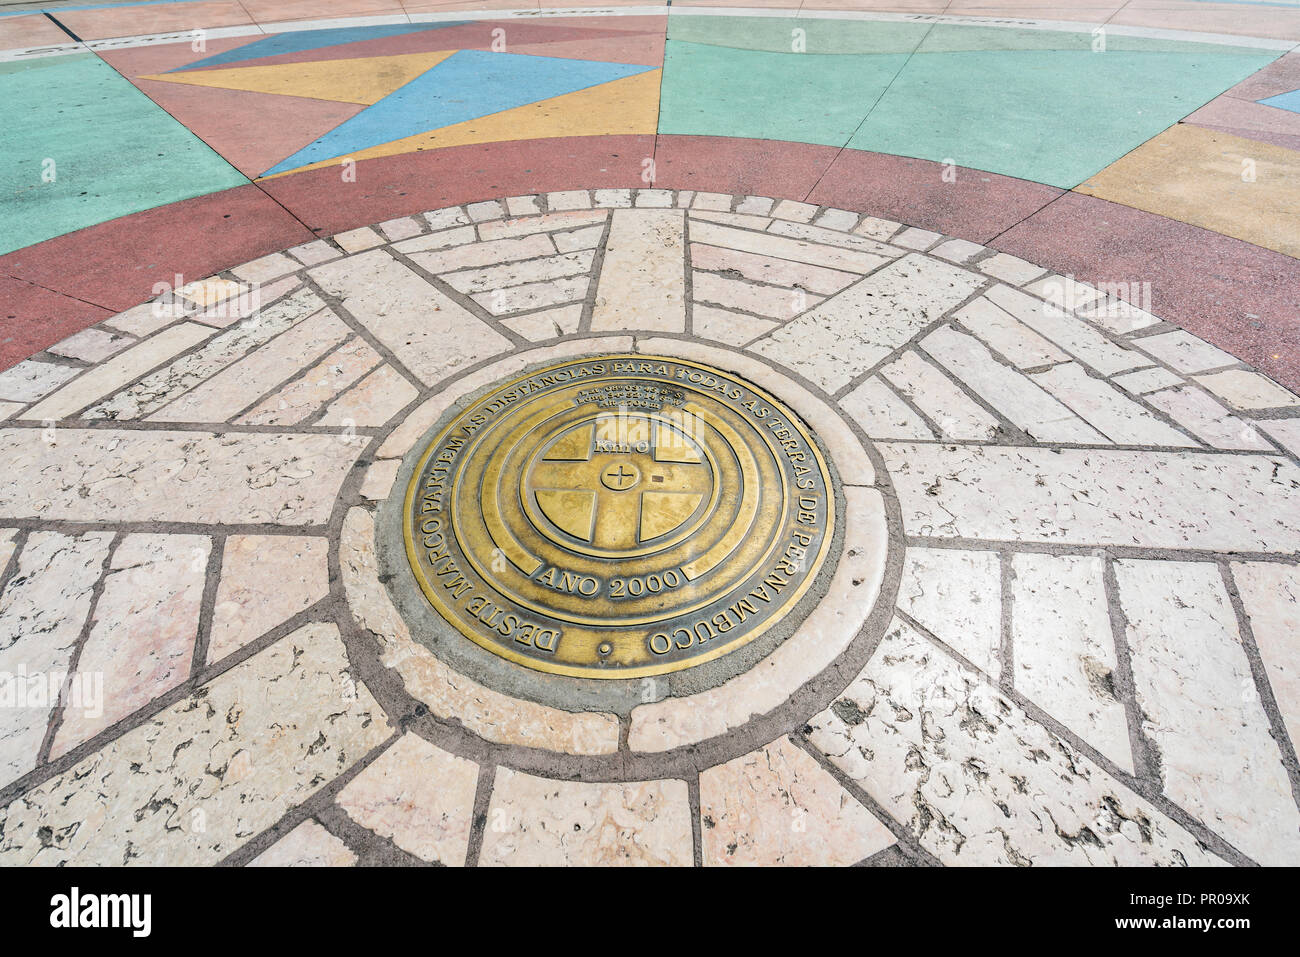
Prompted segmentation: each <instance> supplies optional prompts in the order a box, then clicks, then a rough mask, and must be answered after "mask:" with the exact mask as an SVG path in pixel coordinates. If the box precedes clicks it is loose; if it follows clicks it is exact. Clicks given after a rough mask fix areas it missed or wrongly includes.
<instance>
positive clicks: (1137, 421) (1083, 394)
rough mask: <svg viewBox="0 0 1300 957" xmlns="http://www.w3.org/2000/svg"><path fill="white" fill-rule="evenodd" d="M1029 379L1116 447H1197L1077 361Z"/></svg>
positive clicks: (1193, 440) (1194, 442) (1193, 441)
mask: <svg viewBox="0 0 1300 957" xmlns="http://www.w3.org/2000/svg"><path fill="white" fill-rule="evenodd" d="M1031 378H1032V379H1033V380H1034V381H1035V382H1036V383H1038V384H1039V385H1040V386H1042V387H1043V388H1044V389H1046V390H1047V391H1048V392H1050V393H1052V395H1054V396H1056V398H1058V399H1060V400H1061V401H1062V402H1063V403H1065V405H1067V406H1069V407H1070V409H1072V410H1073V411H1074V412H1076V413H1077V414H1078V415H1079V417H1080V418H1082V419H1083V420H1084V421H1085V422H1087V423H1088V424H1089V425H1091V426H1092V427H1093V428H1095V429H1096V430H1097V431H1099V432H1100V433H1101V434H1102V435H1104V436H1106V438H1108V439H1110V440H1111V441H1112V442H1115V443H1116V444H1118V445H1164V446H1172V447H1174V448H1196V447H1197V443H1196V440H1195V439H1192V438H1190V437H1189V436H1187V435H1185V434H1184V433H1182V432H1179V431H1178V430H1177V429H1174V428H1172V427H1170V426H1168V425H1166V424H1165V423H1164V422H1161V421H1160V420H1159V419H1158V418H1156V417H1155V416H1154V415H1153V414H1152V413H1151V411H1150V410H1149V409H1147V408H1146V407H1145V406H1142V405H1139V404H1138V403H1136V402H1134V401H1132V400H1131V399H1128V398H1125V396H1124V394H1123V393H1122V392H1120V391H1119V390H1118V389H1116V388H1115V387H1114V386H1112V385H1110V384H1109V383H1107V382H1106V381H1104V380H1102V379H1095V378H1093V377H1092V376H1090V375H1088V372H1087V370H1086V369H1084V368H1083V366H1081V365H1079V364H1078V363H1077V362H1066V363H1063V364H1062V365H1059V366H1054V367H1053V368H1051V369H1048V370H1047V371H1046V372H1040V373H1038V374H1037V375H1034V376H1031Z"/></svg>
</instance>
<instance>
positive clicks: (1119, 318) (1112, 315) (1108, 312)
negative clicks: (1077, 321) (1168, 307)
mask: <svg viewBox="0 0 1300 957" xmlns="http://www.w3.org/2000/svg"><path fill="white" fill-rule="evenodd" d="M1074 314H1075V315H1076V316H1080V317H1081V318H1084V319H1087V320H1089V321H1091V322H1095V323H1096V324H1097V325H1099V326H1101V327H1103V328H1105V329H1109V330H1110V331H1111V332H1116V333H1119V334H1120V335H1126V334H1128V333H1130V332H1136V331H1137V330H1138V329H1146V328H1147V327H1148V326H1154V325H1156V324H1157V323H1159V322H1160V320H1159V319H1157V318H1156V317H1155V316H1153V315H1151V313H1149V312H1147V311H1146V310H1145V309H1142V308H1140V307H1138V306H1135V305H1133V304H1132V303H1130V302H1127V301H1126V300H1124V299H1112V298H1106V299H1100V300H1098V301H1096V302H1094V303H1090V304H1089V305H1086V306H1084V307H1083V308H1081V309H1076V310H1075V311H1074Z"/></svg>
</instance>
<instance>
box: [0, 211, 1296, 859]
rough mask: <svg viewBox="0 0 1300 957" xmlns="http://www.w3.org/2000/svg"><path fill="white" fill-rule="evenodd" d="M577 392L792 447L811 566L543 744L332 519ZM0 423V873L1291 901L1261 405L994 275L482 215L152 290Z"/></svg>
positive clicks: (579, 219) (370, 526)
mask: <svg viewBox="0 0 1300 957" xmlns="http://www.w3.org/2000/svg"><path fill="white" fill-rule="evenodd" d="M608 353H640V354H644V355H645V356H647V357H668V358H674V357H675V358H684V359H692V360H695V361H699V362H704V363H708V364H711V365H713V366H716V367H719V368H722V369H725V370H727V371H729V372H733V373H735V374H736V375H738V376H740V377H742V378H744V379H746V380H748V381H749V382H752V383H754V384H755V385H757V386H759V387H760V388H762V389H765V390H767V391H768V392H770V393H771V394H773V395H775V396H777V397H778V398H779V399H780V400H781V401H782V402H784V403H785V404H787V405H788V406H790V407H791V408H792V409H794V411H795V412H796V413H797V414H798V415H799V416H801V417H802V418H803V419H804V421H805V422H806V423H807V424H808V426H809V427H810V428H811V430H812V431H813V432H814V433H815V434H816V436H817V437H818V439H819V440H820V442H821V444H822V445H823V447H824V450H825V452H826V453H827V455H828V457H829V459H830V461H831V463H832V465H833V466H834V469H835V472H836V474H837V476H838V478H839V480H840V483H841V486H842V493H843V498H844V513H845V514H844V521H843V527H842V539H841V541H842V544H841V545H840V547H839V553H838V554H833V555H832V556H831V562H832V563H833V564H834V574H833V576H832V577H831V579H830V582H829V585H828V588H827V591H826V593H825V595H824V596H823V597H822V598H821V600H820V602H819V603H818V604H817V606H816V607H815V608H813V609H812V610H811V611H810V613H809V614H808V616H807V617H806V618H805V619H804V620H803V621H802V623H801V624H800V625H799V626H798V628H797V630H796V631H795V633H794V634H793V635H792V636H791V637H790V638H788V639H787V640H786V641H785V642H783V643H781V644H779V645H778V646H777V647H776V649H775V650H774V651H772V652H771V653H770V654H768V656H767V657H766V658H763V659H762V660H760V661H758V662H756V663H755V664H754V665H753V667H752V668H750V669H748V670H746V671H743V672H742V673H740V674H739V675H737V676H735V677H733V678H730V679H729V680H727V681H725V682H723V683H721V684H718V685H716V686H714V687H708V688H698V689H692V690H691V691H690V693H685V692H678V691H672V692H671V693H670V689H669V687H668V686H667V685H666V684H665V683H662V682H658V681H656V680H655V679H646V681H645V682H644V694H643V695H642V697H641V700H640V703H639V704H637V705H635V706H633V707H631V708H630V709H628V710H626V711H625V712H616V711H602V710H586V711H584V710H581V709H580V708H578V706H576V705H575V706H574V710H565V709H562V708H558V707H556V706H555V705H554V704H553V703H546V704H544V703H540V698H539V700H533V699H532V698H530V697H528V695H527V694H526V693H525V692H523V691H521V692H519V693H517V694H516V693H512V692H510V691H509V690H502V689H500V688H496V687H491V686H489V685H488V684H486V683H483V682H481V681H479V680H477V679H476V678H475V677H471V676H470V675H467V674H464V673H462V672H460V671H457V670H456V669H455V668H453V667H452V666H451V664H449V663H448V662H447V661H444V660H442V659H440V658H438V657H436V656H435V655H434V654H433V653H432V652H430V651H428V650H427V649H426V648H425V646H424V645H422V644H420V643H419V642H418V641H417V640H416V638H415V637H414V636H413V634H412V629H411V626H410V625H409V624H408V623H407V621H406V620H404V618H403V617H402V615H401V614H400V613H399V611H398V609H397V606H396V604H395V602H394V598H393V595H392V594H391V593H390V590H389V583H388V581H387V580H386V579H387V576H385V575H383V574H382V572H381V568H380V561H379V554H378V546H377V537H376V521H377V516H378V514H379V510H380V508H381V506H382V505H383V504H384V503H385V502H387V501H388V500H389V499H390V497H392V496H400V495H401V494H402V493H403V491H404V490H403V489H401V488H398V487H396V486H397V484H398V483H397V482H396V476H397V473H398V469H399V467H400V464H401V462H402V460H403V458H404V457H406V456H407V455H408V453H410V452H411V451H412V450H413V449H415V448H416V447H417V445H418V443H419V441H420V439H421V437H422V436H423V435H425V434H426V433H427V432H428V430H429V429H430V428H431V427H432V426H434V424H435V423H436V422H437V421H438V420H439V419H440V418H441V417H442V416H443V414H444V413H446V412H448V411H450V410H452V409H454V408H457V407H459V404H461V403H463V402H466V401H468V399H469V398H470V397H472V396H474V395H475V394H476V393H478V392H480V391H482V390H483V389H485V388H486V387H489V386H493V385H497V384H500V383H501V382H503V381H505V380H507V379H509V378H512V377H514V376H517V375H520V374H522V373H523V372H524V371H525V370H526V369H527V368H529V367H530V366H533V365H536V364H539V363H543V362H554V361H559V360H561V359H565V358H569V357H577V356H588V355H602V354H608ZM647 361H650V360H649V358H648V359H647ZM0 417H2V418H3V421H0V455H2V456H3V460H4V461H5V462H6V463H7V465H8V466H9V474H10V478H9V480H8V481H6V482H5V483H3V484H2V485H0V672H2V673H3V674H4V675H5V678H6V680H5V682H4V683H3V685H0V693H3V694H4V695H5V696H6V697H7V698H8V700H6V701H5V702H4V703H5V705H6V707H4V708H0V863H4V864H28V863H38V864H60V863H102V864H124V863H167V864H215V863H219V862H227V863H233V864H258V865H284V864H315V865H352V864H370V863H397V862H407V863H421V862H423V863H435V862H436V863H442V864H452V865H460V864H467V863H468V864H480V865H489V864H494V865H495V864H514V865H520V864H596V863H636V864H669V865H690V864H696V865H705V866H712V865H725V864H853V863H859V862H864V861H865V862H867V863H877V864H903V863H922V864H943V865H981V864H1008V865H1023V864H1142V865H1148V864H1178V865H1184V864H1186V865H1223V864H1230V865H1242V864H1250V863H1259V864H1296V863H1300V809H1298V807H1297V795H1298V794H1300V766H1298V765H1297V759H1296V752H1295V747H1294V744H1293V741H1294V739H1295V735H1296V733H1297V728H1298V727H1300V679H1298V678H1297V672H1298V671H1300V650H1298V646H1297V644H1296V640H1295V639H1296V635H1297V633H1300V611H1298V610H1297V609H1300V562H1298V556H1300V510H1297V509H1296V507H1295V502H1296V496H1297V493H1298V491H1300V399H1298V398H1297V397H1296V396H1295V395H1293V394H1292V393H1290V392H1289V391H1287V390H1286V389H1284V388H1282V387H1281V386H1280V385H1278V384H1277V383H1275V382H1273V381H1272V380H1270V379H1269V378H1266V377H1265V376H1263V375H1261V374H1260V373H1258V372H1256V371H1254V370H1252V369H1251V368H1249V367H1247V366H1246V365H1244V364H1243V363H1241V362H1239V361H1237V360H1236V359H1235V358H1233V356H1231V355H1229V354H1227V353H1226V352H1224V351H1222V350H1221V349H1219V348H1217V347H1215V346H1213V345H1211V344H1209V343H1207V342H1205V341H1203V340H1201V339H1198V338H1196V337H1195V336H1193V335H1191V334H1190V333H1188V332H1186V331H1184V330H1182V329H1180V328H1178V327H1176V326H1174V325H1172V324H1169V323H1167V322H1164V321H1162V319H1161V318H1160V317H1159V316H1157V315H1153V314H1151V313H1149V312H1147V311H1144V310H1142V309H1139V308H1137V307H1136V306H1133V305H1130V304H1129V303H1127V302H1124V301H1121V300H1120V299H1117V298H1113V297H1112V296H1111V295H1109V293H1108V291H1106V290H1100V289H1096V288H1093V287H1091V286H1088V285H1085V284H1083V283H1080V282H1077V281H1076V280H1075V279H1074V278H1073V277H1070V276H1062V275H1057V274H1054V273H1050V272H1048V271H1047V270H1045V269H1042V268H1040V267H1038V266H1037V265H1035V264H1033V263H1030V262H1026V261H1024V260H1021V259H1017V258H1015V257H1013V256H1010V255H1008V254H1006V253H1004V252H997V251H995V250H993V249H989V248H986V247H984V246H982V245H979V244H976V243H974V242H971V241H968V240H965V239H959V238H953V237H948V236H944V235H941V234H939V233H936V232H933V231H929V230H925V229H921V228H918V227H915V226H910V225H907V224H900V223H897V222H893V221H887V220H884V219H880V218H876V217H875V216H872V215H862V214H860V213H859V212H858V211H854V210H849V209H839V208H826V207H822V206H817V205H813V204H809V203H804V202H797V201H793V200H790V199H786V198H781V197H775V198H773V197H766V196H749V195H727V194H721V193H704V192H689V191H673V190H666V189H642V190H630V189H608V188H598V189H593V190H590V191H588V190H568V191H564V192H553V193H545V194H538V195H529V196H510V197H504V198H500V199H493V200H489V201H483V202H477V203H473V204H470V205H467V206H463V207H452V208H447V209H439V210H434V211H430V212H426V213H422V214H419V215H413V216H407V217H401V218H397V219H392V220H389V221H385V222H379V223H376V224H373V225H371V226H368V227H365V228H361V229H352V230H349V231H347V232H344V233H340V234H338V235H335V236H333V237H331V238H328V239H317V240H314V241H311V242H309V243H306V244H305V245H298V246H295V247H293V248H289V249H286V250H284V251H282V252H277V253H273V254H270V255H267V256H264V257H262V258H260V259H257V260H254V261H252V262H248V263H245V264H243V265H240V266H236V267H235V268H233V269H230V270H228V271H226V272H223V273H221V274H219V275H216V276H212V277H210V278H208V279H204V280H201V281H197V282H187V283H186V284H185V285H183V286H181V288H178V289H174V290H169V291H168V292H166V293H165V294H163V295H162V296H160V297H158V298H157V299H155V300H154V301H151V302H148V303H145V304H143V305H140V306H137V307H134V308H131V309H128V310H126V311H125V312H122V313H120V314H118V315H115V316H113V317H111V318H108V319H106V320H104V321H102V322H100V323H98V324H97V325H95V326H93V327H91V328H88V329H85V330H83V331H81V332H78V333H76V334H75V335H73V336H71V337H69V338H67V339H65V340H64V341H62V342H60V343H58V344H56V345H53V346H51V347H49V348H48V349H47V350H45V351H44V352H41V353H38V354H36V355H34V356H32V357H31V358H29V359H27V360H25V361H23V362H20V363H18V364H17V365H15V366H13V367H12V368H9V369H7V370H5V371H3V372H0Z"/></svg>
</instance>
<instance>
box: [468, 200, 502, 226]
mask: <svg viewBox="0 0 1300 957" xmlns="http://www.w3.org/2000/svg"><path fill="white" fill-rule="evenodd" d="M465 212H466V213H468V214H469V218H470V221H471V222H475V223H485V222H488V221H489V220H493V219H504V218H505V215H506V211H505V207H504V206H502V205H501V204H500V203H499V202H497V201H496V200H494V199H492V200H487V201H486V202H482V203H470V204H469V205H468V206H466V207H465Z"/></svg>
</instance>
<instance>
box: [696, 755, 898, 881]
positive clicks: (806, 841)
mask: <svg viewBox="0 0 1300 957" xmlns="http://www.w3.org/2000/svg"><path fill="white" fill-rule="evenodd" d="M700 820H701V823H702V827H701V829H700V836H701V837H702V839H703V845H704V846H703V857H704V866H705V867H716V866H724V867H726V866H750V867H752V866H764V867H827V866H844V865H851V864H856V863H858V862H859V861H862V860H865V859H866V858H868V857H870V856H871V855H872V854H875V853H877V852H879V851H882V850H884V849H885V848H886V847H889V846H890V845H892V844H893V843H894V836H893V835H892V834H891V833H890V832H889V829H888V828H886V827H885V826H884V825H883V824H881V823H880V822H879V821H878V820H876V818H875V817H873V816H872V814H871V812H870V811H868V810H867V809H866V808H864V807H863V806H862V805H861V804H859V803H858V802H857V801H856V800H854V798H853V797H852V796H851V795H850V794H849V793H848V792H847V791H845V790H844V788H842V787H841V786H840V784H839V782H838V781H836V780H835V778H834V777H832V776H831V774H830V772H828V771H826V770H825V769H824V768H822V767H821V765H819V764H818V763H817V762H816V761H814V760H813V759H812V758H811V757H809V756H808V755H807V754H806V753H804V752H803V751H802V750H800V749H799V748H797V747H795V746H794V745H793V744H791V743H790V742H789V741H788V740H787V739H785V738H779V739H778V740H776V741H773V742H772V743H771V744H769V745H768V746H767V747H765V748H759V749H758V750H757V751H751V752H750V753H749V754H744V755H741V756H740V757H738V758H735V759H734V760H731V761H728V762H727V763H726V764H719V765H715V766H714V767H711V768H709V769H707V770H706V771H704V772H703V773H702V774H701V775H700Z"/></svg>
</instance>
